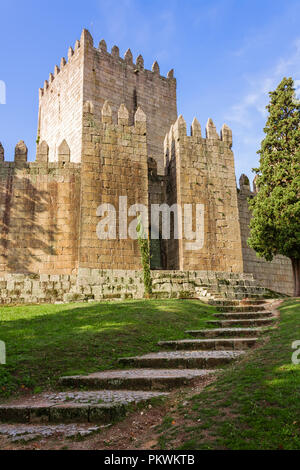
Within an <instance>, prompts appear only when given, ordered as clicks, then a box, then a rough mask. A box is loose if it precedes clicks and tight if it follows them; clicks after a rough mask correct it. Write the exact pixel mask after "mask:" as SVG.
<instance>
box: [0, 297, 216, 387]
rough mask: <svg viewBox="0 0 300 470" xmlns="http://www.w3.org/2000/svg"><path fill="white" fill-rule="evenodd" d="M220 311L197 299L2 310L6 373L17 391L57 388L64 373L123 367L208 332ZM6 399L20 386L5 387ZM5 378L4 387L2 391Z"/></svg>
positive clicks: (81, 372)
mask: <svg viewBox="0 0 300 470" xmlns="http://www.w3.org/2000/svg"><path fill="white" fill-rule="evenodd" d="M214 311H215V310H214V309H213V308H212V307H210V306H207V305H204V304H201V303H200V302H199V301H191V300H185V301H180V300H169V301H165V300H164V301H156V300H154V301H147V300H145V301H132V302H122V303H121V302H116V303H97V304H89V305H87V304H75V305H40V306H22V307H6V308H3V309H1V314H0V318H1V323H0V329H1V331H0V337H1V340H3V341H5V343H6V347H7V366H6V367H5V371H6V374H7V373H10V374H11V376H12V382H15V383H16V388H19V387H20V386H21V385H24V384H25V385H26V388H27V387H30V388H32V387H34V386H40V387H46V386H53V384H55V382H56V381H57V379H58V377H60V376H61V375H72V374H87V373H91V372H95V371H98V370H106V369H110V368H118V367H119V366H118V362H117V360H118V358H120V357H123V356H131V355H138V354H145V353H147V352H151V351H156V350H158V346H157V342H158V341H160V340H173V339H182V338H184V337H185V336H186V335H185V330H187V329H190V328H202V327H204V326H205V321H206V320H208V319H211V316H212V313H214ZM3 376H4V373H3V372H2V376H1V372H0V396H1V394H2V395H5V396H7V395H8V394H10V393H11V392H12V391H13V389H14V386H13V384H12V386H11V387H9V386H8V384H7V379H6V385H4V388H5V389H4V390H3V383H4V379H3ZM1 377H2V389H1Z"/></svg>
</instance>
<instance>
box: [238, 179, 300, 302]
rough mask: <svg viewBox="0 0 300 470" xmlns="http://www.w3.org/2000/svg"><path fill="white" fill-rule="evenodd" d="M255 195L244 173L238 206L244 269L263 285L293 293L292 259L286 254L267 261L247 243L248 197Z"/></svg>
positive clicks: (249, 218)
mask: <svg viewBox="0 0 300 470" xmlns="http://www.w3.org/2000/svg"><path fill="white" fill-rule="evenodd" d="M254 195H255V192H252V191H251V189H250V182H249V179H248V178H247V177H246V176H245V175H242V176H241V178H240V190H239V192H238V208H239V219H240V229H241V238H242V249H243V263H244V267H243V270H244V272H245V273H252V274H253V276H254V278H255V279H257V281H258V282H259V283H260V284H261V285H262V286H264V287H266V288H268V289H272V290H275V291H276V292H282V293H284V294H288V295H293V291H294V282H293V271H292V265H291V261H290V260H289V259H288V258H285V257H284V256H276V257H275V258H274V259H273V261H272V262H268V261H265V260H264V259H263V258H258V257H257V256H256V253H255V251H254V250H252V249H251V248H250V247H249V246H248V245H247V239H248V238H249V235H250V229H249V224H250V220H251V213H250V211H249V208H248V199H249V198H250V197H253V196H254Z"/></svg>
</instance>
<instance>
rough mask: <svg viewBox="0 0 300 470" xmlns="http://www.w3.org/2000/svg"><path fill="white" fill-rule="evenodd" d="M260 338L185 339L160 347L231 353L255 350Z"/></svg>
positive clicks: (166, 343)
mask: <svg viewBox="0 0 300 470" xmlns="http://www.w3.org/2000/svg"><path fill="white" fill-rule="evenodd" d="M257 341H258V338H230V339H184V340H181V341H162V342H160V343H158V344H159V346H161V347H163V348H166V349H173V350H185V351H188V350H192V351H199V350H205V351H206V350H211V349H213V350H214V351H224V350H225V351H229V350H238V351H240V350H244V349H249V348H253V347H254V346H255V345H256V343H257Z"/></svg>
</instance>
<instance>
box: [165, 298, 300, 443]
mask: <svg viewBox="0 0 300 470" xmlns="http://www.w3.org/2000/svg"><path fill="white" fill-rule="evenodd" d="M280 311H281V322H280V326H279V328H278V329H276V330H274V331H273V332H272V333H271V339H270V341H269V342H268V343H266V344H264V345H263V347H262V348H261V349H258V350H256V351H253V352H251V353H250V356H249V358H248V359H247V360H246V361H242V362H240V363H238V364H236V365H234V366H232V367H230V368H228V369H226V370H225V371H224V372H223V373H222V374H221V376H220V377H219V378H218V380H217V381H216V382H214V383H213V384H211V385H210V386H208V387H207V388H205V389H204V390H203V392H202V393H200V394H199V395H197V396H194V397H193V398H192V399H190V400H188V405H187V404H185V406H184V407H183V406H182V407H179V410H178V412H179V413H180V414H181V415H182V416H183V419H184V423H183V425H181V426H180V428H178V429H176V427H174V426H172V425H170V423H172V421H173V419H172V417H170V416H168V417H166V419H165V422H164V425H163V427H162V429H161V433H162V434H161V446H162V447H164V448H168V449H171V448H174V447H176V448H178V447H179V448H180V449H193V450H194V449H300V365H293V364H292V361H291V357H292V353H293V350H292V347H291V346H292V343H293V342H294V341H296V340H300V302H299V301H298V302H296V301H292V300H291V301H287V302H285V303H284V304H283V305H282V307H281V309H280ZM187 410H188V411H187ZM168 423H169V425H168Z"/></svg>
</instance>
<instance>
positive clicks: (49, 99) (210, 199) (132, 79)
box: [0, 30, 293, 303]
mask: <svg viewBox="0 0 300 470" xmlns="http://www.w3.org/2000/svg"><path fill="white" fill-rule="evenodd" d="M205 132H206V135H205V137H204V136H203V132H202V131H201V126H200V124H199V122H198V121H197V119H194V121H193V123H192V126H191V133H190V135H189V133H188V132H187V126H186V123H185V121H184V118H183V117H182V116H179V117H178V114H177V98H176V79H175V78H174V72H173V70H171V71H170V72H169V73H168V75H167V77H163V76H161V75H160V69H159V65H158V64H157V62H154V64H153V67H152V70H151V71H150V70H146V69H145V68H144V61H143V58H142V56H139V57H138V58H137V60H136V62H135V63H134V61H133V57H132V53H131V51H130V50H128V51H127V52H126V54H125V56H124V58H121V57H120V54H119V49H118V47H117V46H114V47H113V48H112V50H111V53H109V52H108V51H107V46H106V43H105V41H103V40H102V41H101V42H100V44H99V47H98V48H96V47H94V43H93V38H92V37H91V35H90V33H89V32H88V31H87V30H83V32H82V35H81V38H80V41H76V44H75V47H74V50H73V49H72V48H71V47H70V48H69V51H68V60H67V61H66V60H65V59H64V58H63V59H62V60H61V62H60V66H59V67H58V66H55V69H54V73H53V74H52V73H51V74H50V77H49V80H48V81H45V83H44V87H43V89H40V91H39V117H38V139H37V154H36V160H35V161H34V162H27V148H26V145H25V144H24V142H22V141H21V142H20V143H19V144H17V146H16V149H15V158H14V161H13V162H10V161H5V159H4V149H3V147H2V145H1V144H0V220H1V225H0V250H1V251H0V295H1V300H2V302H4V303H6V302H7V303H8V302H11V301H15V300H23V301H28V302H29V301H41V300H47V299H49V298H51V299H54V298H55V297H57V298H58V299H64V300H68V299H69V300H72V299H75V298H81V297H80V295H83V296H86V297H87V298H92V299H100V298H109V297H111V298H115V297H116V285H118V287H117V289H118V290H119V291H120V292H121V294H120V295H122V296H123V297H124V296H125V297H126V295H125V294H126V293H127V294H128V293H129V294H128V295H127V297H132V296H133V297H134V296H135V292H134V291H133V288H130V285H131V284H136V283H139V282H141V277H140V276H141V256H140V252H139V247H138V243H137V241H136V240H132V239H128V238H125V237H120V236H118V237H117V239H106V240H99V238H98V237H97V233H96V227H97V224H98V223H99V216H98V215H97V208H98V207H99V205H101V204H112V205H114V206H115V207H118V204H119V198H120V197H121V196H127V199H128V205H133V204H136V203H139V204H144V205H145V206H147V207H149V208H150V207H151V205H153V204H158V205H161V204H168V205H169V206H172V205H173V204H175V203H176V204H179V205H181V206H184V205H185V204H199V203H200V204H202V205H203V207H204V208H205V210H204V243H203V246H201V249H199V250H197V251H190V250H188V249H187V246H188V245H187V244H186V241H187V240H185V239H184V237H183V239H181V240H175V239H171V240H163V239H162V238H161V237H158V239H156V240H152V241H151V251H152V261H151V263H152V268H153V276H154V278H158V277H159V278H160V279H163V283H165V288H166V292H169V291H170V290H172V288H170V283H171V284H172V281H170V280H169V279H171V278H172V277H173V279H179V278H181V280H182V282H181V285H182V290H187V287H186V284H187V283H190V279H191V278H192V277H195V278H197V279H200V278H202V277H203V276H204V277H205V276H206V277H211V276H217V277H218V278H220V277H222V276H223V277H224V276H225V277H226V276H227V277H229V278H230V279H235V280H237V279H240V278H243V279H248V277H249V276H250V278H251V279H254V280H256V282H257V284H259V285H261V286H263V287H266V288H269V289H273V290H276V291H279V292H283V293H286V294H292V291H293V279H292V269H291V266H290V261H289V260H288V259H286V258H284V257H277V258H276V259H275V260H274V261H273V262H272V263H267V262H265V261H264V260H261V259H258V258H257V257H256V254H255V253H254V252H253V251H252V250H251V249H250V248H249V247H247V243H246V241H247V238H248V234H249V221H250V213H249V210H248V202H247V200H248V198H249V197H252V196H253V194H254V193H255V191H256V189H255V187H254V189H253V191H251V189H250V183H249V180H248V178H247V177H246V176H245V175H242V177H241V179H240V188H239V189H237V187H236V178H235V168H234V156H233V152H232V150H231V148H232V132H231V130H230V129H229V128H228V127H227V126H226V125H224V126H223V127H222V129H221V132H220V135H219V134H218V132H217V130H216V127H215V125H214V123H213V121H212V120H211V119H209V120H208V123H207V126H206V131H205ZM149 220H151V217H150V218H149ZM175 222H176V221H175ZM175 222H174V220H173V225H174V223H175ZM157 230H158V232H160V230H161V229H160V227H157ZM158 273H160V274H158ZM170 273H171V274H170ZM247 276H248V277H247ZM250 278H249V279H250ZM125 284H126V289H125V287H124V286H125ZM200 284H201V283H200ZM190 285H191V284H189V286H190ZM135 288H136V287H135ZM124 289H125V291H124ZM140 289H142V288H140ZM162 289H163V288H162ZM124 292H125V294H124ZM130 292H131V294H130ZM132 292H133V293H132ZM123 297H122V298H123Z"/></svg>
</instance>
